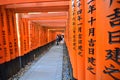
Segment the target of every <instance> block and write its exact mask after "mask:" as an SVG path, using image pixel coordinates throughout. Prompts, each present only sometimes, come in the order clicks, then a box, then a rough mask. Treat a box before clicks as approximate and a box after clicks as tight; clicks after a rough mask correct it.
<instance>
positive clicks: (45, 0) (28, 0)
mask: <svg viewBox="0 0 120 80" xmlns="http://www.w3.org/2000/svg"><path fill="white" fill-rule="evenodd" d="M54 1H55V2H56V0H25V1H20V0H12V1H9V0H5V1H0V5H5V4H17V3H31V2H54ZM57 1H69V0H57Z"/></svg>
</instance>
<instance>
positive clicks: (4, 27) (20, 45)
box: [0, 6, 57, 80]
mask: <svg viewBox="0 0 120 80" xmlns="http://www.w3.org/2000/svg"><path fill="white" fill-rule="evenodd" d="M22 15H24V14H23V13H15V12H14V10H11V9H6V8H5V6H0V80H8V78H10V77H12V76H13V75H14V74H16V73H17V72H18V71H19V70H20V69H21V68H23V67H24V66H25V65H26V64H28V63H29V62H31V61H33V60H34V58H36V57H38V56H39V55H40V54H41V53H42V51H44V50H46V49H47V48H48V47H49V46H51V44H52V45H53V41H54V40H55V39H56V35H57V32H55V31H51V30H49V29H48V28H45V27H43V26H41V25H40V24H38V23H35V22H32V21H30V20H29V19H28V18H23V17H22Z"/></svg>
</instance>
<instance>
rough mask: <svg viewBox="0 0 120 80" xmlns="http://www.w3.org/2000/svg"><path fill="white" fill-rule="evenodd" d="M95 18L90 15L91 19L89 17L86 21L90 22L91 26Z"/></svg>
mask: <svg viewBox="0 0 120 80" xmlns="http://www.w3.org/2000/svg"><path fill="white" fill-rule="evenodd" d="M95 20H96V19H95V18H93V17H91V19H90V21H88V23H90V24H91V26H92V25H93V21H95Z"/></svg>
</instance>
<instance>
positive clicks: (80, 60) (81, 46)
mask: <svg viewBox="0 0 120 80" xmlns="http://www.w3.org/2000/svg"><path fill="white" fill-rule="evenodd" d="M80 4H81V5H80ZM77 5H80V6H77ZM76 6H77V7H76V13H75V14H76V15H77V16H76V26H77V27H76V35H77V37H76V39H77V41H76V43H77V44H76V53H77V72H78V80H85V42H84V41H85V38H84V37H85V31H84V29H85V23H84V20H85V15H84V0H80V1H79V0H77V1H76Z"/></svg>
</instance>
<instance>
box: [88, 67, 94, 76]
mask: <svg viewBox="0 0 120 80" xmlns="http://www.w3.org/2000/svg"><path fill="white" fill-rule="evenodd" d="M87 70H89V71H90V72H91V73H92V74H94V75H95V72H94V68H93V67H92V66H91V65H90V66H88V68H87Z"/></svg>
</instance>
